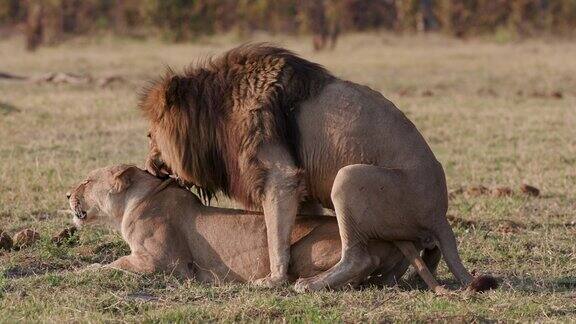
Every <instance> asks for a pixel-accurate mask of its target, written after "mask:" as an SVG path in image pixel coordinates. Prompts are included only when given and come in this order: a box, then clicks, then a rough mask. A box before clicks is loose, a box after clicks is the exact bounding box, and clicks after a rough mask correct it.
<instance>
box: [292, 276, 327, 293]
mask: <svg viewBox="0 0 576 324" xmlns="http://www.w3.org/2000/svg"><path fill="white" fill-rule="evenodd" d="M322 288H324V287H323V286H322V285H318V284H317V280H315V279H314V278H300V279H298V280H297V281H296V283H295V284H294V290H295V291H296V292H298V293H304V292H308V291H316V290H320V289H322Z"/></svg>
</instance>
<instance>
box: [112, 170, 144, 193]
mask: <svg viewBox="0 0 576 324" xmlns="http://www.w3.org/2000/svg"><path fill="white" fill-rule="evenodd" d="M138 170H139V169H138V168H137V167H135V166H133V165H130V166H127V167H126V168H124V169H122V170H120V171H118V172H116V173H114V174H113V175H112V181H111V182H112V183H111V190H110V192H112V193H121V192H123V191H124V190H126V189H128V187H130V185H131V184H132V179H133V177H134V175H135V173H136V172H137V171H138Z"/></svg>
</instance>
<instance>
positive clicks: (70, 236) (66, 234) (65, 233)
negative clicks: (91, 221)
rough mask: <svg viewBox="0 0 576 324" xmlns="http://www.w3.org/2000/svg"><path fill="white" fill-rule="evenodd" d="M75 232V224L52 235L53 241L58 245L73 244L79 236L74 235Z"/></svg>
mask: <svg viewBox="0 0 576 324" xmlns="http://www.w3.org/2000/svg"><path fill="white" fill-rule="evenodd" d="M75 233H76V227H74V226H70V227H67V228H65V229H63V230H62V231H60V233H58V234H56V235H54V236H53V237H52V243H54V244H56V245H58V246H60V245H62V244H64V243H67V244H70V245H73V244H75V243H77V242H78V237H77V236H74V234H75Z"/></svg>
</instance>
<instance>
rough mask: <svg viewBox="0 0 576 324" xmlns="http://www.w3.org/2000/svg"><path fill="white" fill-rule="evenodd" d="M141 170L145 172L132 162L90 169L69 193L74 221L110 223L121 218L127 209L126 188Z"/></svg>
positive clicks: (78, 224) (80, 222) (79, 222)
mask: <svg viewBox="0 0 576 324" xmlns="http://www.w3.org/2000/svg"><path fill="white" fill-rule="evenodd" d="M138 173H146V172H145V171H143V170H140V169H139V168H137V167H135V166H133V165H116V166H110V167H105V168H101V169H96V170H94V171H92V172H90V173H89V174H88V177H86V179H85V180H84V181H82V182H81V183H80V184H79V185H78V186H76V187H75V188H74V189H73V190H71V191H70V192H69V193H67V196H68V200H69V203H70V208H71V209H72V211H73V213H74V218H73V222H74V224H75V225H76V226H78V227H80V226H82V225H84V224H88V223H92V222H95V221H102V222H105V223H111V224H115V223H117V222H118V221H119V220H120V221H121V217H122V214H123V212H124V209H125V208H126V197H125V193H126V190H127V188H128V187H129V186H130V184H131V182H132V181H131V180H132V179H133V177H134V176H135V175H136V174H138ZM117 218H120V219H117Z"/></svg>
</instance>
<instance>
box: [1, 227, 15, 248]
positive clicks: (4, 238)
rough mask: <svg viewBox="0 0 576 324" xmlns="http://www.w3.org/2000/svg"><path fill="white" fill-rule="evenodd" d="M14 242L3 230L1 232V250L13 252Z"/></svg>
mask: <svg viewBox="0 0 576 324" xmlns="http://www.w3.org/2000/svg"><path fill="white" fill-rule="evenodd" d="M13 245H14V242H13V241H12V238H11V237H10V235H9V234H8V233H6V232H4V231H2V230H0V250H7V251H9V250H11V249H12V246H13Z"/></svg>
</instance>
